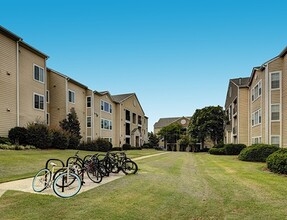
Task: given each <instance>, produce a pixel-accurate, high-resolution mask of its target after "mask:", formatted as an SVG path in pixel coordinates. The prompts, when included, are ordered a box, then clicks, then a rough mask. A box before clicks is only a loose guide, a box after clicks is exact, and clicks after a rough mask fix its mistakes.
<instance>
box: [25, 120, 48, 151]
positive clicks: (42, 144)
mask: <svg viewBox="0 0 287 220" xmlns="http://www.w3.org/2000/svg"><path fill="white" fill-rule="evenodd" d="M27 131H28V134H27V143H28V144H30V145H33V146H35V147H37V148H40V149H46V148H49V147H51V144H52V135H51V132H49V129H48V127H47V126H46V125H44V124H34V123H33V124H29V125H28V128H27Z"/></svg>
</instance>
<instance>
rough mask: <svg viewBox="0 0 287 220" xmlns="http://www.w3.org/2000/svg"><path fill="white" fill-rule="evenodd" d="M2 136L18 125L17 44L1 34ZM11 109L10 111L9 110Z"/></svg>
mask: <svg viewBox="0 0 287 220" xmlns="http://www.w3.org/2000/svg"><path fill="white" fill-rule="evenodd" d="M0 57H1V59H0V103H1V105H0V136H4V137H7V136H8V130H9V129H10V128H12V127H15V126H16V125H17V110H16V105H17V100H16V99H17V97H16V74H17V73H16V71H17V69H16V66H17V44H16V42H15V41H13V40H11V39H9V38H7V37H5V36H4V35H2V34H0ZM9 110H10V111H9Z"/></svg>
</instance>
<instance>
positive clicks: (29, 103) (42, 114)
mask: <svg viewBox="0 0 287 220" xmlns="http://www.w3.org/2000/svg"><path fill="white" fill-rule="evenodd" d="M19 60H20V71H19V76H20V77H19V82H20V84H19V88H20V106H19V110H20V111H19V112H20V126H21V127H26V126H27V124H28V123H33V122H46V101H45V99H44V110H40V109H36V108H34V94H39V95H41V96H44V97H45V95H46V79H45V76H46V72H45V66H46V60H45V59H44V58H42V57H40V56H38V55H36V54H35V53H33V52H31V51H30V50H28V49H26V48H24V47H22V46H20V57H19ZM34 65H37V66H39V67H41V68H43V70H44V82H39V81H36V80H35V79H34Z"/></svg>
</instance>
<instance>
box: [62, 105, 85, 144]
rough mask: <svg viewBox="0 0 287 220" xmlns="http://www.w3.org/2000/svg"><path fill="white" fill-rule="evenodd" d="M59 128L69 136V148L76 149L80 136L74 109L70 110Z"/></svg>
mask: <svg viewBox="0 0 287 220" xmlns="http://www.w3.org/2000/svg"><path fill="white" fill-rule="evenodd" d="M60 127H61V128H62V129H63V130H64V131H67V132H68V133H69V135H70V137H69V147H70V148H76V147H77V146H78V144H79V143H80V140H81V138H82V136H81V128H80V122H79V119H78V116H77V113H76V111H75V109H74V108H71V110H70V113H69V114H68V116H67V118H65V119H63V120H62V121H60Z"/></svg>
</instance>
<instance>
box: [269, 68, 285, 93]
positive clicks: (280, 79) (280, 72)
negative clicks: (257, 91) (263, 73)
mask: <svg viewBox="0 0 287 220" xmlns="http://www.w3.org/2000/svg"><path fill="white" fill-rule="evenodd" d="M274 73H279V88H274V89H272V88H271V86H272V78H271V75H272V74H274ZM269 74H270V75H269V77H270V86H269V89H270V91H276V90H280V89H281V81H282V78H281V76H282V71H273V72H270V73H269Z"/></svg>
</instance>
